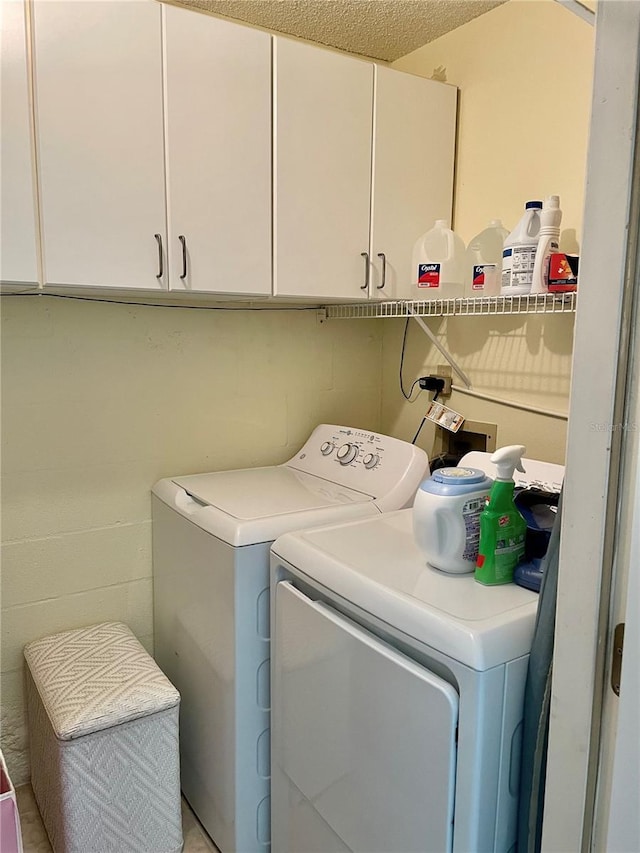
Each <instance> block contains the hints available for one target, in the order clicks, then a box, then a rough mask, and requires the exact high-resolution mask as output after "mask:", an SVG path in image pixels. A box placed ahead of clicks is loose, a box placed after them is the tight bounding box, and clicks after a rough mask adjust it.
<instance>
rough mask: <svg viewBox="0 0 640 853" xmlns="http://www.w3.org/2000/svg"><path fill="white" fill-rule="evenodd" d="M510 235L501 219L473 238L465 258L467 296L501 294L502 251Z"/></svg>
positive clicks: (492, 222) (494, 220)
mask: <svg viewBox="0 0 640 853" xmlns="http://www.w3.org/2000/svg"><path fill="white" fill-rule="evenodd" d="M508 236H509V232H508V231H507V229H506V228H503V226H502V222H501V221H500V220H499V219H492V220H491V222H490V223H489V225H488V226H487V227H486V228H485V229H484V231H481V232H480V233H479V234H476V236H475V237H474V238H473V240H472V241H471V242H470V243H469V245H468V246H467V253H466V258H465V285H464V286H465V296H470V297H479V296H499V295H500V287H501V284H502V251H503V249H504V241H505V240H506V238H507V237H508Z"/></svg>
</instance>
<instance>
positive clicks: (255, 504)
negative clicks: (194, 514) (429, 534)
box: [172, 465, 373, 521]
mask: <svg viewBox="0 0 640 853" xmlns="http://www.w3.org/2000/svg"><path fill="white" fill-rule="evenodd" d="M172 481H173V482H174V483H175V484H176V485H177V486H180V488H182V489H184V490H185V492H187V494H188V495H190V496H191V497H192V498H195V499H196V500H197V501H199V502H200V503H201V504H203V505H204V506H212V507H216V508H217V509H219V510H222V512H225V513H227V515H230V516H232V517H233V518H236V519H238V520H241V521H249V520H254V519H260V518H273V517H274V516H278V515H286V514H289V513H294V512H304V511H305V510H317V509H323V508H325V507H333V506H340V505H349V504H357V503H363V502H368V501H372V500H373V497H372V496H371V495H366V494H363V493H362V492H356V491H354V490H353V489H348V488H346V487H345V486H340V485H337V484H336V483H332V482H331V481H329V480H323V479H322V478H321V477H316V476H314V475H313V474H306V473H304V472H303V471H296V470H294V469H293V468H289V467H287V466H285V465H276V466H270V467H267V468H246V469H240V470H236V471H219V472H215V473H213V474H194V475H193V476H188V477H174V478H172Z"/></svg>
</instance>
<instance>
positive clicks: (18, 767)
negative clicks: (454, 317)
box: [1, 297, 382, 784]
mask: <svg viewBox="0 0 640 853" xmlns="http://www.w3.org/2000/svg"><path fill="white" fill-rule="evenodd" d="M381 333H382V330H381V326H379V325H377V324H376V323H375V321H362V320H359V321H339V322H333V323H324V324H323V325H320V324H318V323H317V322H316V316H315V311H313V310H310V311H287V312H271V311H267V312H264V311H262V312H259V311H240V312H238V311H211V310H198V309H173V308H151V307H139V306H133V305H129V306H127V305H115V304H101V303H87V302H75V301H70V300H62V299H51V298H47V297H42V298H40V297H18V298H14V297H9V298H6V299H5V300H4V301H3V305H2V468H3V483H2V660H1V664H2V666H1V669H2V748H3V751H4V753H5V756H6V758H7V760H8V763H9V769H10V772H11V773H12V778H13V781H14V783H16V784H19V783H21V782H23V781H25V780H26V779H27V778H28V765H27V761H26V755H25V753H24V745H25V730H24V720H23V706H22V657H21V656H22V647H23V645H24V644H25V643H26V642H28V641H30V640H33V639H35V638H37V637H41V636H44V635H46V634H49V633H52V632H55V631H60V630H65V629H68V628H73V627H77V626H82V625H87V624H91V623H94V622H100V621H104V620H111V619H113V620H122V621H124V622H126V623H128V624H129V625H130V627H131V628H132V630H133V631H134V633H135V634H136V635H137V636H138V637H139V638H140V639H141V641H142V642H143V643H144V645H145V646H146V647H147V648H151V643H152V605H151V549H150V542H151V530H150V497H149V490H150V488H151V486H152V484H153V483H154V482H155V481H156V480H158V479H159V478H161V477H166V476H170V475H175V474H187V473H194V472H200V471H210V470H219V469H226V468H234V467H248V466H255V465H268V464H273V463H278V462H282V461H284V460H286V459H287V458H288V457H289V456H291V455H292V454H293V453H294V452H295V451H296V450H297V449H298V447H299V446H300V445H301V444H302V442H303V441H304V440H305V439H306V438H307V436H308V434H309V433H310V431H311V430H312V429H313V427H314V426H315V425H316V424H318V423H320V422H329V423H346V424H351V425H353V426H358V427H362V428H365V429H372V430H379V429H380V371H381V350H382V347H381Z"/></svg>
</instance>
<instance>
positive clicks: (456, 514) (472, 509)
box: [413, 467, 493, 574]
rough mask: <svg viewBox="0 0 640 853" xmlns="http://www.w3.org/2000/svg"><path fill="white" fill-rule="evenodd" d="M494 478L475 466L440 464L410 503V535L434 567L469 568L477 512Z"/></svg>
mask: <svg viewBox="0 0 640 853" xmlns="http://www.w3.org/2000/svg"><path fill="white" fill-rule="evenodd" d="M492 483H493V480H492V479H491V477H487V475H486V474H485V473H484V471H480V470H479V469H478V468H464V467H458V468H440V469H438V470H437V471H435V472H434V474H433V476H432V477H430V478H429V479H428V480H425V481H424V482H423V483H422V484H421V485H420V488H419V489H418V491H417V492H416V497H415V501H414V503H413V537H414V539H415V541H416V544H417V545H418V548H420V550H421V551H422V552H423V553H424V555H425V556H426V558H427V563H428V564H429V565H430V566H432V567H433V568H434V569H439V570H440V571H441V572H450V573H451V574H463V573H465V572H472V571H473V570H474V567H475V564H476V558H477V556H478V543H479V540H480V524H479V518H480V513H481V512H482V510H483V509H484V507H485V505H486V502H487V500H488V497H489V489H490V488H491V484H492Z"/></svg>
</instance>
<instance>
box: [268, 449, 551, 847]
mask: <svg viewBox="0 0 640 853" xmlns="http://www.w3.org/2000/svg"><path fill="white" fill-rule="evenodd" d="M524 461H525V466H524V467H525V468H526V469H527V475H526V476H527V478H528V479H531V480H536V481H537V482H539V483H544V484H545V485H547V487H549V486H553V487H555V490H559V488H560V485H561V482H562V476H563V468H562V466H557V465H547V464H546V463H535V462H532V461H531V460H524ZM461 464H465V465H468V466H471V467H475V468H481V469H484V470H486V471H487V473H489V474H495V469H493V470H492V468H493V466H491V464H490V463H488V455H486V454H478V453H473V454H469V455H468V456H467V457H465V459H464V460H463V462H462V463H461ZM524 482H526V481H524ZM524 482H523V484H524ZM271 571H272V578H271V580H272V616H271V619H272V634H273V648H272V782H271V790H272V797H271V799H272V845H273V850H274V851H277V853H320V852H321V853H427V851H433V853H444V851H457V853H463V851H464V853H485V851H494V853H497V851H499V853H507V851H513V850H515V843H516V819H517V800H518V787H519V767H520V746H521V730H522V713H523V708H522V703H523V694H524V685H525V679H526V674H527V664H528V655H529V650H530V645H531V640H532V637H533V631H534V623H535V618H536V609H537V600H538V596H537V594H536V593H533V592H530V591H529V590H526V589H523V588H521V587H519V586H515V585H513V584H509V585H505V586H497V587H486V586H482V585H481V584H479V583H476V582H475V581H474V579H473V575H472V574H471V575H447V574H444V573H442V572H439V571H438V570H436V569H433V568H431V567H430V566H428V565H427V564H426V562H425V559H424V556H423V555H422V553H421V552H420V551H419V550H418V548H417V546H416V545H415V544H414V540H413V532H412V513H411V510H403V511H400V512H394V513H389V514H387V515H384V516H379V517H377V518H371V519H366V520H360V521H354V522H349V523H346V524H345V523H343V524H338V525H331V526H328V527H325V528H323V529H318V530H307V531H302V532H298V533H290V534H287V535H285V536H282V537H281V538H279V539H278V540H277V541H276V542H275V543H274V544H273V546H272V557H271Z"/></svg>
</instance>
